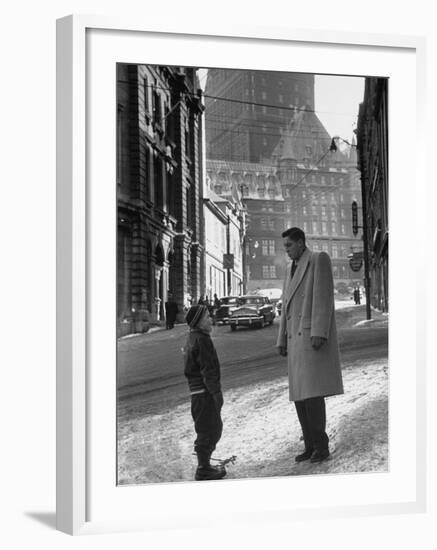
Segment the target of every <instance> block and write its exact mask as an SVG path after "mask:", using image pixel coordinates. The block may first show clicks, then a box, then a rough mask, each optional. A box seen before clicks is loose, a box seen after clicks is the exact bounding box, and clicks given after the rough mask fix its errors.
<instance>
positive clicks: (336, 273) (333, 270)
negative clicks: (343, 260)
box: [332, 265, 338, 279]
mask: <svg viewBox="0 0 437 550" xmlns="http://www.w3.org/2000/svg"><path fill="white" fill-rule="evenodd" d="M332 274H333V275H334V279H338V265H333V266H332Z"/></svg>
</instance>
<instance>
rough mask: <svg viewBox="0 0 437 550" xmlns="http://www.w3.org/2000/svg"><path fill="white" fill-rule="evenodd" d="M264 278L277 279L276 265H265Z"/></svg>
mask: <svg viewBox="0 0 437 550" xmlns="http://www.w3.org/2000/svg"><path fill="white" fill-rule="evenodd" d="M262 273H263V279H276V266H274V265H263V271H262Z"/></svg>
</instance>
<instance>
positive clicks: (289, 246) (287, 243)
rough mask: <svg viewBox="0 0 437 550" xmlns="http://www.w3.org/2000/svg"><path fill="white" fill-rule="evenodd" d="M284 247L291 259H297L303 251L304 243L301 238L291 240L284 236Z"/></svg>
mask: <svg viewBox="0 0 437 550" xmlns="http://www.w3.org/2000/svg"><path fill="white" fill-rule="evenodd" d="M284 248H285V252H286V253H287V255H288V257H289V258H290V259H291V260H298V259H299V258H300V256H301V254H302V252H303V249H304V244H303V241H302V240H301V239H299V240H297V241H293V240H292V239H290V237H285V238H284Z"/></svg>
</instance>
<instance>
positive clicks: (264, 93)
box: [261, 90, 267, 99]
mask: <svg viewBox="0 0 437 550" xmlns="http://www.w3.org/2000/svg"><path fill="white" fill-rule="evenodd" d="M261 98H262V99H267V93H266V92H265V91H264V90H263V91H262V92H261Z"/></svg>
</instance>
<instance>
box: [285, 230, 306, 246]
mask: <svg viewBox="0 0 437 550" xmlns="http://www.w3.org/2000/svg"><path fill="white" fill-rule="evenodd" d="M282 237H283V238H284V239H285V237H290V239H291V240H292V241H300V240H302V241H303V244H305V233H304V232H303V231H302V229H300V228H299V227H290V228H289V229H287V230H286V231H284V232H283V233H282Z"/></svg>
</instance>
